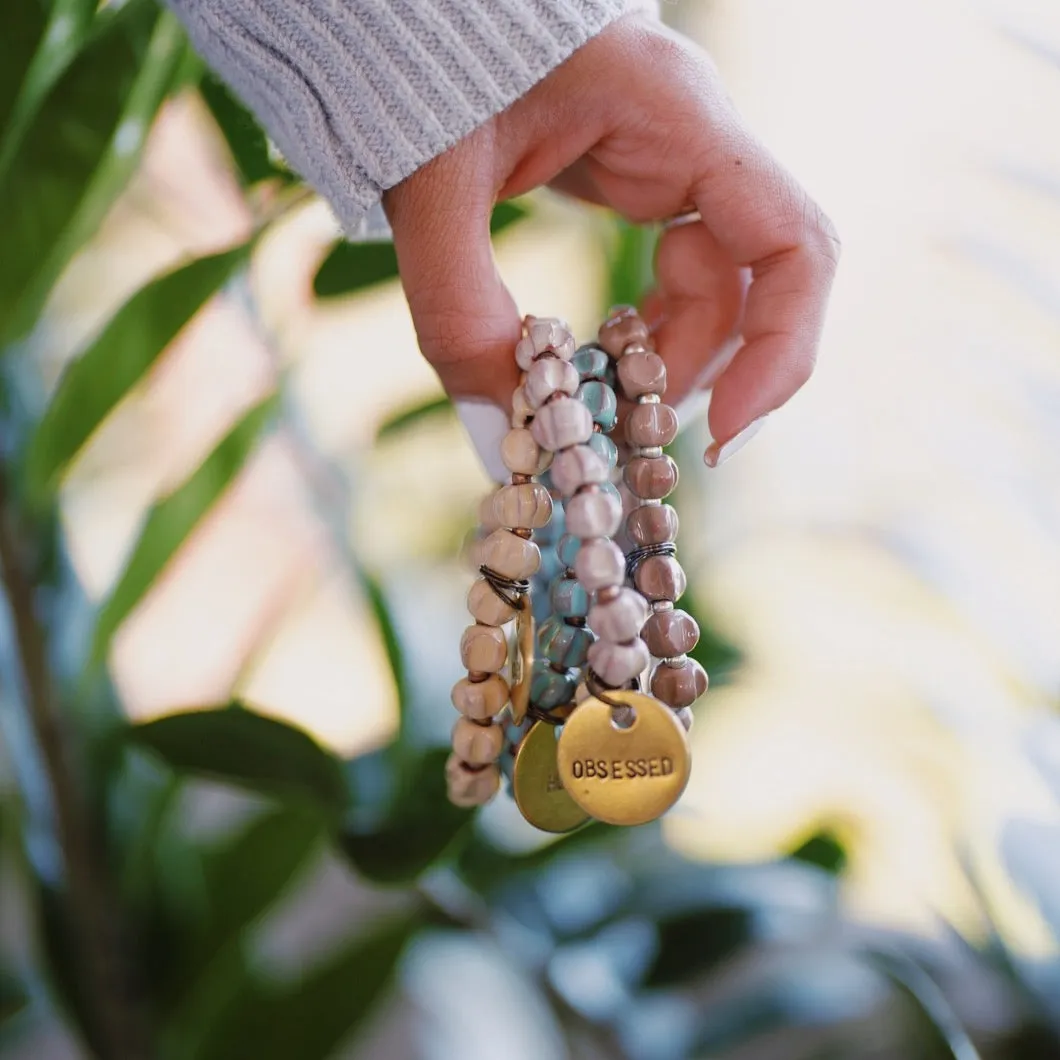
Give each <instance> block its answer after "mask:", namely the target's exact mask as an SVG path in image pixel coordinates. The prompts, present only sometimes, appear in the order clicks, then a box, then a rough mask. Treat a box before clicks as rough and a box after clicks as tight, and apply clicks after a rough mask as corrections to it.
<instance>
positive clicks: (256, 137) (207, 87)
mask: <svg viewBox="0 0 1060 1060" xmlns="http://www.w3.org/2000/svg"><path fill="white" fill-rule="evenodd" d="M199 91H200V92H201V93H202V98H203V99H204V100H205V101H206V105H207V106H208V107H209V108H210V113H211V114H212V115H213V118H214V121H216V122H217V126H218V128H219V129H220V130H221V134H222V135H223V136H224V138H225V140H226V141H227V143H228V149H229V151H231V152H232V159H233V161H234V162H235V164H236V168H237V169H238V170H239V174H240V176H241V177H242V180H243V183H244V184H256V183H257V182H258V181H261V180H269V179H272V178H279V179H280V180H282V181H283V182H284V183H289V182H291V181H293V180H295V179H296V178H295V176H294V174H292V173H291V172H290V171H289V170H287V169H284V168H283V167H281V166H278V165H276V163H275V162H274V161H273V160H272V158H271V156H270V155H269V141H268V138H267V137H266V135H265V133H264V132H263V131H262V128H261V126H260V125H258V123H257V121H256V120H255V119H254V116H253V115H252V114H251V113H250V111H248V110H247V109H246V107H244V106H243V104H242V103H240V102H239V100H238V99H236V97H235V96H233V95H232V93H231V92H230V91H229V90H228V88H227V86H225V85H224V84H223V83H222V82H221V81H220V80H219V79H218V78H217V77H215V76H214V75H213V74H211V73H206V74H205V75H204V76H203V78H202V81H201V82H200V83H199Z"/></svg>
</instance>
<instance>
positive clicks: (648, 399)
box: [637, 394, 662, 405]
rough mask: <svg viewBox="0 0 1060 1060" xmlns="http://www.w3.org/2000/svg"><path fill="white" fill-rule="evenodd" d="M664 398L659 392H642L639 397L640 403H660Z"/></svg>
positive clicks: (638, 401) (638, 402)
mask: <svg viewBox="0 0 1060 1060" xmlns="http://www.w3.org/2000/svg"><path fill="white" fill-rule="evenodd" d="M661 401H662V398H661V397H659V395H658V394H641V395H640V397H638V398H637V404H638V405H658V404H659V403H660V402H661Z"/></svg>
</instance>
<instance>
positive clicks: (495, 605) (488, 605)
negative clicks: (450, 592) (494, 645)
mask: <svg viewBox="0 0 1060 1060" xmlns="http://www.w3.org/2000/svg"><path fill="white" fill-rule="evenodd" d="M467 609H468V611H470V612H471V617H472V618H473V619H474V620H475V621H476V622H481V623H482V624H483V625H484V626H503V625H504V623H505V622H510V621H511V620H512V619H513V618H515V609H514V608H513V607H511V606H510V605H509V604H507V603H505V602H504V601H503V600H502V599H501V598H500V597H499V596H498V595H497V594H496V593H495V592H494V591H493V589H492V588H491V587H490V583H489V582H488V581H486V579H485V578H479V579H478V580H477V581H476V582H475V584H474V585H472V586H471V589H470V590H469V591H468V594H467Z"/></svg>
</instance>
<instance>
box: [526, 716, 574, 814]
mask: <svg viewBox="0 0 1060 1060" xmlns="http://www.w3.org/2000/svg"><path fill="white" fill-rule="evenodd" d="M512 795H513V796H514V797H515V804H516V805H517V806H518V807H519V812H520V813H521V814H522V815H523V816H524V817H525V818H526V819H527V820H528V821H529V822H530V823H531V824H532V825H533V826H534V827H535V828H540V829H541V831H542V832H571V831H573V830H574V829H575V828H577V827H578V826H579V825H582V824H584V823H585V822H586V821H587V820H588V819H589V815H588V814H587V813H586V812H585V811H584V810H583V809H582V808H581V807H580V806H579V805H578V804H577V803H576V802H574V800H573V799H572V798H571V797H570V796H569V795H568V794H567V792H566V791H565V790H564V788H563V783H562V781H561V780H560V778H559V768H558V766H557V765H556V727H555V726H554V725H549V723H548V722H547V721H535V722H534V724H533V725H531V726H530V729H529V730H528V731H527V733H526V735H525V736H524V737H523V738H522V740H520V741H519V746H518V747H517V748H516V750H515V765H514V767H513V769H512Z"/></svg>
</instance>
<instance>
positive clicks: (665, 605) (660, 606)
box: [651, 600, 674, 614]
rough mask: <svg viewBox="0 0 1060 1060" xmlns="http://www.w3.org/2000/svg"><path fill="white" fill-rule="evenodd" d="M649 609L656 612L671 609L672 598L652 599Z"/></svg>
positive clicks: (672, 605)
mask: <svg viewBox="0 0 1060 1060" xmlns="http://www.w3.org/2000/svg"><path fill="white" fill-rule="evenodd" d="M651 609H652V611H654V612H655V613H656V614H658V612H660V611H672V610H673V609H674V602H673V600H652V602H651Z"/></svg>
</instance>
